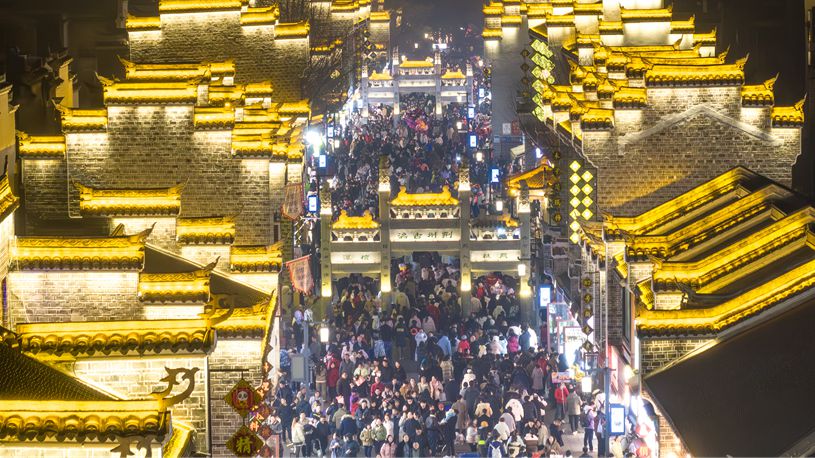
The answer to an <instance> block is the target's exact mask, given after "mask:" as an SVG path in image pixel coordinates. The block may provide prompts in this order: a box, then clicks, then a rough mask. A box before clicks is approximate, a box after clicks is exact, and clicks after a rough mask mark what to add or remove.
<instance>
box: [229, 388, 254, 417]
mask: <svg viewBox="0 0 815 458" xmlns="http://www.w3.org/2000/svg"><path fill="white" fill-rule="evenodd" d="M260 400H261V396H260V393H258V391H257V390H256V389H255V387H253V386H252V385H251V384H250V383H249V382H247V381H246V380H244V379H240V380H239V381H238V383H236V384H235V386H233V387H232V389H231V390H229V393H227V394H226V397H225V398H224V401H226V403H227V404H229V406H230V407H232V408H233V409H235V412H238V415H240V416H241V417H245V416H246V414H248V413H249V411H250V410H252V409H254V408H255V407H256V406H257V405H258V403H259V402H260Z"/></svg>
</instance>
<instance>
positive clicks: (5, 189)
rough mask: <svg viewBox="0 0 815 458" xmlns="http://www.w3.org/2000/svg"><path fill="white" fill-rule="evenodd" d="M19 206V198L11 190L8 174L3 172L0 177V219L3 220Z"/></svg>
mask: <svg viewBox="0 0 815 458" xmlns="http://www.w3.org/2000/svg"><path fill="white" fill-rule="evenodd" d="M19 206H20V198H19V197H17V196H15V195H14V193H13V192H12V191H11V186H10V185H9V181H8V174H7V173H4V174H3V176H2V178H0V221H4V220H5V219H6V218H7V217H8V216H9V215H10V214H11V212H13V211H14V210H16V209H17V207H19Z"/></svg>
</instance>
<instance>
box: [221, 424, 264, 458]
mask: <svg viewBox="0 0 815 458" xmlns="http://www.w3.org/2000/svg"><path fill="white" fill-rule="evenodd" d="M262 446H263V441H262V440H260V438H258V437H257V436H256V435H255V433H253V432H252V430H251V429H249V428H248V427H246V425H243V426H241V427H240V428H238V431H237V432H235V434H233V435H232V437H231V438H230V439H229V440H228V441H226V448H228V449H229V451H231V452H232V453H233V454H235V456H255V455H257V454H258V452H259V451H260V448H261V447H262Z"/></svg>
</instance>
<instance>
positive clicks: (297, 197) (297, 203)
mask: <svg viewBox="0 0 815 458" xmlns="http://www.w3.org/2000/svg"><path fill="white" fill-rule="evenodd" d="M281 210H282V211H281V212H282V213H283V216H285V217H286V218H288V219H290V220H296V219H298V218H300V217H301V216H302V215H303V183H302V182H301V183H290V184H287V185H286V196H285V198H284V199H283V208H282V209H281Z"/></svg>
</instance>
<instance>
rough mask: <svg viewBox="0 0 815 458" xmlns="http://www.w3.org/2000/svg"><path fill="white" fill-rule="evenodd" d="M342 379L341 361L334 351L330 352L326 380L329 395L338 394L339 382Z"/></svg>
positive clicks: (326, 362) (327, 360) (327, 357)
mask: <svg viewBox="0 0 815 458" xmlns="http://www.w3.org/2000/svg"><path fill="white" fill-rule="evenodd" d="M339 380H340V362H339V360H337V356H336V355H334V353H329V354H328V356H326V361H325V381H326V384H327V385H328V397H329V398H331V399H333V398H334V397H336V396H337V382H338V381H339Z"/></svg>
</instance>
